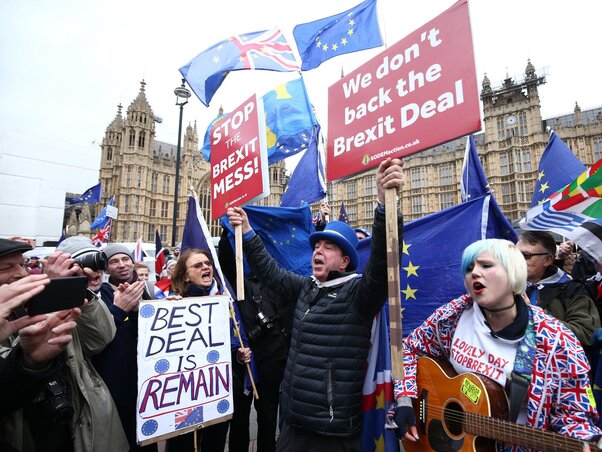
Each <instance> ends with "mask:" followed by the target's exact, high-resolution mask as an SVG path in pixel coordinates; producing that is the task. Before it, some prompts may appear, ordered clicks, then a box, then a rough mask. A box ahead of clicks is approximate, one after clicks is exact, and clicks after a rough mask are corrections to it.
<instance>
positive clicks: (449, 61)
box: [326, 0, 481, 181]
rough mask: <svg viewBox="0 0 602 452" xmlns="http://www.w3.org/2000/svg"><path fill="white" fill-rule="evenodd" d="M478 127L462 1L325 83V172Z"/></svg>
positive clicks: (354, 168) (363, 165) (330, 174)
mask: <svg viewBox="0 0 602 452" xmlns="http://www.w3.org/2000/svg"><path fill="white" fill-rule="evenodd" d="M480 127H481V120H480V109H479V96H478V87H477V80H476V71H475V63H474V54H473V47H472V36H471V31H470V20H469V17H468V4H467V1H466V0H462V1H459V2H458V3H456V4H454V5H453V6H452V7H451V8H449V9H448V10H447V11H445V12H444V13H442V14H441V15H439V16H438V17H436V18H435V19H433V20H432V21H430V22H428V23H427V24H425V25H424V26H422V27H420V28H419V29H417V30H416V31H414V32H413V33H411V34H410V35H408V36H407V37H405V38H403V39H402V40H401V41H399V42H397V43H396V44H394V45H393V46H391V47H389V48H388V49H387V50H385V51H383V52H382V53H380V54H379V55H377V56H376V57H374V58H373V59H371V60H370V61H368V62H367V63H366V64H364V65H363V66H361V67H359V68H358V69H357V70H355V71H354V72H352V73H351V74H349V75H347V76H346V77H344V78H342V79H341V80H339V81H338V82H337V83H335V84H333V85H332V86H330V88H329V89H328V147H327V167H326V176H327V179H328V180H329V181H333V180H337V179H341V178H344V177H348V176H351V175H353V174H357V173H360V172H362V171H365V170H367V169H369V168H373V167H375V166H377V165H378V164H379V163H380V161H382V160H383V159H385V158H387V157H403V156H404V155H408V154H413V153H416V152H418V151H421V150H423V149H427V148H430V147H432V146H436V145H437V144H440V143H443V142H446V141H449V140H451V139H454V138H457V137H459V136H462V135H466V134H468V133H471V132H474V131H476V130H479V129H480Z"/></svg>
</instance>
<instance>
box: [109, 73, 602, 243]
mask: <svg viewBox="0 0 602 452" xmlns="http://www.w3.org/2000/svg"><path fill="white" fill-rule="evenodd" d="M543 83H545V77H544V76H540V75H537V74H536V71H535V68H534V67H533V65H532V64H531V62H528V64H527V66H526V69H525V72H524V77H523V78H522V80H513V79H512V78H510V77H508V76H507V78H506V79H505V80H504V81H503V82H502V83H501V84H500V85H499V86H494V85H492V83H491V82H490V80H489V78H488V77H487V75H485V77H484V79H483V81H482V87H481V100H482V102H483V118H484V131H483V132H480V133H478V134H475V142H476V147H477V151H478V153H479V156H480V158H481V162H482V164H483V168H484V170H485V174H486V175H487V178H488V180H489V184H490V186H491V188H492V190H493V193H494V195H495V197H496V199H497V202H498V203H499V205H500V207H501V208H502V210H503V212H504V213H505V215H506V216H507V217H508V218H509V219H510V220H517V219H519V218H521V217H522V216H523V214H524V213H525V212H526V211H527V209H528V207H529V203H530V201H531V195H532V191H533V187H534V182H535V179H536V176H537V167H538V164H539V160H540V158H541V155H542V153H543V151H544V149H545V147H546V145H547V143H548V137H549V135H548V133H547V129H548V128H552V129H554V130H555V131H556V133H557V134H558V135H559V137H560V138H561V139H562V140H563V141H564V142H565V143H566V144H567V145H568V146H569V148H571V150H572V151H573V152H574V153H575V155H576V156H577V157H578V158H579V160H581V162H582V163H583V164H584V165H586V166H589V165H592V164H593V163H594V162H595V161H597V160H599V159H600V158H602V107H598V108H594V109H591V110H587V111H581V109H580V108H579V106H578V105H577V103H575V106H574V111H573V113H571V114H567V115H561V116H556V117H552V118H548V119H542V117H541V111H540V110H541V106H540V99H539V93H538V86H539V85H541V84H543ZM204 132H205V130H204V128H203V130H201V135H203V134H204ZM465 145H466V137H461V138H458V139H456V140H453V141H450V142H447V143H445V144H442V145H440V146H437V147H434V148H431V149H428V150H425V151H422V152H419V153H417V154H414V155H411V156H408V157H405V158H404V171H405V180H406V183H405V186H404V189H403V190H402V193H401V203H402V209H403V213H404V219H405V221H406V222H407V221H410V220H414V219H416V218H420V217H422V216H424V215H427V214H429V213H432V212H437V211H439V210H442V209H445V208H446V207H450V206H453V205H455V204H457V203H459V202H460V179H461V172H462V162H463V158H464V150H465ZM101 147H102V154H101V166H100V182H101V183H102V190H103V193H102V199H101V204H100V205H104V204H106V202H107V201H108V200H109V199H110V198H111V196H115V204H114V205H115V206H116V207H117V208H118V209H119V215H118V220H117V221H115V222H114V224H113V228H112V231H111V241H116V242H134V241H136V240H138V239H139V238H140V237H142V238H143V240H144V241H146V242H153V241H154V239H155V229H156V228H158V230H159V233H160V236H161V239H162V240H163V241H164V242H165V243H167V242H168V239H169V238H170V237H171V235H172V230H171V229H172V222H173V200H174V189H175V187H174V183H175V172H176V165H175V159H176V145H174V144H168V143H164V142H160V141H157V140H155V121H154V117H153V111H152V109H151V106H150V105H149V103H148V101H147V99H146V94H145V83H144V82H142V83H141V88H140V92H139V94H138V96H137V97H136V99H134V101H133V102H132V103H131V104H130V106H129V107H128V108H127V112H126V116H125V117H123V115H122V107H121V105H119V107H118V110H117V114H116V116H115V118H114V119H113V121H112V122H111V123H110V124H109V125H108V127H107V129H106V133H105V136H104V138H103V141H102V145H101ZM210 174H211V173H210V167H209V163H208V162H206V161H205V160H204V159H203V157H202V155H201V153H200V152H199V131H198V130H197V126H196V123H195V124H194V126H191V125H188V127H187V128H186V130H185V132H184V134H183V137H182V148H181V161H180V185H179V187H180V190H179V200H178V203H179V206H178V221H177V224H178V226H177V228H178V230H177V236H178V237H180V236H181V233H182V228H183V226H184V220H185V218H186V210H187V199H188V192H189V189H190V188H193V189H194V190H195V191H196V193H197V194H198V196H199V203H200V206H201V209H202V210H203V213H204V215H205V218H206V219H207V221H208V223H209V228H210V231H211V234H212V235H213V236H219V235H220V232H221V227H220V226H219V224H218V223H217V222H209V219H210V218H211V214H210V206H211V201H210V183H211V180H210V179H211V177H210ZM269 177H270V195H269V196H268V197H267V198H265V199H263V200H261V201H260V202H259V204H262V205H270V206H278V205H279V204H280V199H281V197H282V194H283V193H284V190H285V188H286V183H287V181H288V176H287V174H286V168H285V166H284V161H280V162H278V163H276V164H274V165H271V166H270V170H269ZM327 196H328V201H329V203H330V206H331V217H333V218H336V217H337V216H338V212H339V208H340V205H341V203H342V202H344V203H345V208H346V211H347V215H348V217H349V221H350V223H351V225H352V226H353V227H364V228H368V229H369V228H370V227H371V225H372V215H373V211H374V207H375V203H376V182H375V176H374V171H369V172H367V173H365V174H362V175H358V176H355V177H353V178H350V179H347V180H345V181H342V182H337V183H334V184H333V183H329V184H328V195H327ZM312 207H313V211H314V212H316V211H317V207H316V205H314V206H312Z"/></svg>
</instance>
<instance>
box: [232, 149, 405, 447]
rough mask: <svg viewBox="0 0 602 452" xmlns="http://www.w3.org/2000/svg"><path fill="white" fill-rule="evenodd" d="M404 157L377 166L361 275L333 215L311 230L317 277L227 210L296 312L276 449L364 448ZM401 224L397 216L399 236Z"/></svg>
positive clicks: (255, 261)
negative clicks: (389, 212) (282, 259)
mask: <svg viewBox="0 0 602 452" xmlns="http://www.w3.org/2000/svg"><path fill="white" fill-rule="evenodd" d="M402 165H403V163H402V161H401V160H398V159H393V160H391V159H387V160H385V161H384V162H382V163H381V164H380V166H379V167H378V170H377V172H376V184H377V189H378V206H377V208H376V210H375V213H374V223H373V227H372V231H373V235H372V245H371V252H370V259H369V260H368V263H367V264H366V266H365V268H364V273H363V274H362V275H360V274H358V273H356V272H355V270H356V269H357V266H358V264H359V257H358V254H357V251H356V246H357V244H358V239H357V236H356V234H355V231H354V230H353V229H352V228H351V227H350V226H349V225H347V224H345V223H343V222H341V221H331V222H330V223H328V224H327V225H326V228H325V229H324V230H323V231H320V232H315V233H313V234H311V235H310V237H309V242H310V245H311V246H312V248H313V250H314V251H313V255H312V275H311V276H310V277H303V276H300V275H297V274H295V273H292V272H288V271H286V270H283V269H281V268H279V267H278V265H277V263H276V261H275V260H274V259H273V258H272V257H271V256H270V255H269V254H268V253H267V251H266V250H265V248H264V246H263V244H262V242H261V239H260V238H259V237H258V236H257V235H255V233H254V232H253V230H252V229H251V227H250V225H249V221H248V218H247V215H246V213H245V212H244V210H243V209H241V208H239V207H234V208H230V209H228V217H229V219H230V224H231V225H233V226H235V225H242V232H243V250H244V253H245V255H246V257H247V261H248V263H249V265H250V266H251V270H252V271H253V273H254V274H255V275H256V276H257V278H258V279H259V280H260V282H261V283H262V284H265V285H266V286H267V287H268V288H270V289H271V290H273V291H275V292H276V293H278V295H280V296H281V297H282V298H283V299H285V300H291V301H292V300H294V303H295V313H294V321H293V330H292V338H291V345H290V349H289V355H288V359H287V363H286V369H285V373H284V379H283V389H282V397H281V402H282V407H281V408H282V413H283V414H284V424H283V426H282V430H281V433H280V438H279V440H278V449H277V450H278V451H283V452H284V451H293V450H312V451H328V452H335V451H343V450H344V451H360V449H361V446H360V433H361V427H362V426H361V402H362V387H363V382H364V377H365V372H366V358H367V356H368V350H369V348H370V331H371V326H372V320H373V318H374V316H375V315H376V313H378V312H379V311H380V309H381V307H382V306H383V304H384V303H385V300H386V298H387V286H388V284H387V256H386V239H385V209H384V199H385V189H387V188H396V189H400V188H401V186H402V185H403V175H402V170H401V168H402ZM402 228H403V222H402V221H401V217H399V218H398V241H399V244H401V243H402V240H401V237H402Z"/></svg>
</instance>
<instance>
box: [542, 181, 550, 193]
mask: <svg viewBox="0 0 602 452" xmlns="http://www.w3.org/2000/svg"><path fill="white" fill-rule="evenodd" d="M548 188H550V186H549V185H548V183H547V182H544V183H543V184H541V186H540V187H539V192H540V193H544V192H545V191H546V190H547V189H548Z"/></svg>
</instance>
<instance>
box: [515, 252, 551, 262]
mask: <svg viewBox="0 0 602 452" xmlns="http://www.w3.org/2000/svg"><path fill="white" fill-rule="evenodd" d="M521 254H522V255H523V257H524V258H525V260H527V261H528V260H530V259H531V258H532V257H533V256H547V255H548V254H550V253H526V252H524V251H521Z"/></svg>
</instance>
